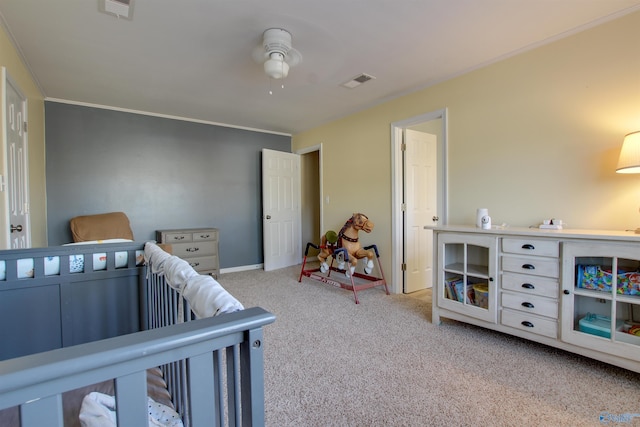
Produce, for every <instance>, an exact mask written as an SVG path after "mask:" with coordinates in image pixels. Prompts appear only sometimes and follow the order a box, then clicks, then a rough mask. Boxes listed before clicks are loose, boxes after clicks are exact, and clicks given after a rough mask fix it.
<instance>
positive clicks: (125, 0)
mask: <svg viewBox="0 0 640 427" xmlns="http://www.w3.org/2000/svg"><path fill="white" fill-rule="evenodd" d="M133 2H134V0H98V10H99V11H100V12H103V13H107V14H109V15H113V16H115V17H117V18H124V19H128V20H131V19H133Z"/></svg>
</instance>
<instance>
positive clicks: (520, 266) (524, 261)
mask: <svg viewBox="0 0 640 427" xmlns="http://www.w3.org/2000/svg"><path fill="white" fill-rule="evenodd" d="M501 259H502V270H503V271H512V272H514V273H523V274H531V275H534V276H546V277H558V274H559V272H560V266H559V262H558V259H557V258H543V257H536V256H528V257H527V256H518V255H502V257H501Z"/></svg>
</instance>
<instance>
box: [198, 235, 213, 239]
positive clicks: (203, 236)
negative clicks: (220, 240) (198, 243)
mask: <svg viewBox="0 0 640 427" xmlns="http://www.w3.org/2000/svg"><path fill="white" fill-rule="evenodd" d="M209 237H211V235H210V234H201V235H200V238H201V239H208V238H209Z"/></svg>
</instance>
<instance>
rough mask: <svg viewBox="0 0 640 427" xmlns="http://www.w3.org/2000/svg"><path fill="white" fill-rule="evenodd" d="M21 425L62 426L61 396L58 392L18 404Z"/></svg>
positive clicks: (24, 426)
mask: <svg viewBox="0 0 640 427" xmlns="http://www.w3.org/2000/svg"><path fill="white" fill-rule="evenodd" d="M20 419H21V421H22V422H21V426H22V427H42V426H51V427H63V416H62V397H61V395H59V394H56V395H53V396H50V397H45V398H42V399H37V400H33V401H31V402H29V403H25V404H23V405H21V406H20Z"/></svg>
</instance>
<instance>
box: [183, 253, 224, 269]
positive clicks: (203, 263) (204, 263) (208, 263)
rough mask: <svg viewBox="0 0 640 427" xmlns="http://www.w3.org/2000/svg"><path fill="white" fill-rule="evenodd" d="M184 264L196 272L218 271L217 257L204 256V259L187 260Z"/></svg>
mask: <svg viewBox="0 0 640 427" xmlns="http://www.w3.org/2000/svg"><path fill="white" fill-rule="evenodd" d="M185 261H186V262H188V263H189V265H190V266H191V267H193V269H194V270H195V271H197V272H201V271H208V270H217V269H218V256H217V255H214V256H211V255H209V256H205V257H195V258H187V259H185Z"/></svg>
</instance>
